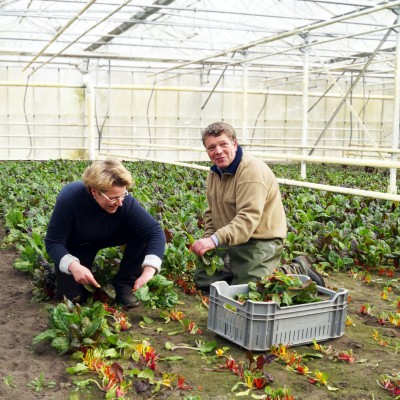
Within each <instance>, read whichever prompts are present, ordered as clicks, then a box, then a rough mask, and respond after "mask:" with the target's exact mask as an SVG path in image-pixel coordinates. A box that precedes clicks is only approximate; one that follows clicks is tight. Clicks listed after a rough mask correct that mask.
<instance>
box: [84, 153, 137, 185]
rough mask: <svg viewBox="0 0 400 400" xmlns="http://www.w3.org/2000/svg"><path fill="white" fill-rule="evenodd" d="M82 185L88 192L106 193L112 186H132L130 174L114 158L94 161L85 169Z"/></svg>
mask: <svg viewBox="0 0 400 400" xmlns="http://www.w3.org/2000/svg"><path fill="white" fill-rule="evenodd" d="M82 180H83V183H84V185H85V187H86V189H87V190H88V191H90V190H91V189H94V190H97V191H99V192H106V191H107V190H109V189H110V188H111V187H112V186H126V188H127V189H128V188H130V187H131V186H132V184H133V179H132V175H131V173H130V172H129V171H128V170H127V169H126V168H125V167H124V166H123V165H122V162H121V161H119V160H118V159H116V158H112V157H109V158H106V159H105V160H98V161H94V162H93V163H92V164H91V165H90V166H89V167H87V168H86V169H85V171H84V172H83V175H82Z"/></svg>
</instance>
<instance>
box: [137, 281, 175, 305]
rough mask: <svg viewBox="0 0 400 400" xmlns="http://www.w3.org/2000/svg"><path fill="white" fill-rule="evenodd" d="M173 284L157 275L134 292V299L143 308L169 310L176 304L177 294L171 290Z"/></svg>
mask: <svg viewBox="0 0 400 400" xmlns="http://www.w3.org/2000/svg"><path fill="white" fill-rule="evenodd" d="M173 286H174V282H172V281H170V280H168V279H167V278H165V276H163V275H160V274H157V275H156V276H154V277H153V278H152V279H150V280H149V281H148V282H147V283H146V284H145V285H143V286H142V287H141V288H139V289H137V290H136V291H135V296H136V298H137V299H138V300H139V301H141V302H142V303H143V305H144V307H145V308H153V309H155V308H159V309H169V308H173V307H175V306H176V304H178V300H179V299H178V294H177V293H176V292H175V291H174V289H173Z"/></svg>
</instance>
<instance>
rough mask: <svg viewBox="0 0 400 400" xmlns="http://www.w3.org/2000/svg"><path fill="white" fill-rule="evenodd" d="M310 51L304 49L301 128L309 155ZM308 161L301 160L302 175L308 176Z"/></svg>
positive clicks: (304, 147)
mask: <svg viewBox="0 0 400 400" xmlns="http://www.w3.org/2000/svg"><path fill="white" fill-rule="evenodd" d="M304 43H305V44H307V43H308V35H305V36H304ZM309 53H310V49H309V48H306V49H304V66H303V104H302V130H301V145H302V146H303V150H302V153H303V156H306V155H307V148H306V146H307V135H308V84H309V80H310V74H309ZM306 165H307V164H306V162H305V161H302V162H301V177H302V178H303V179H306V178H307V172H306Z"/></svg>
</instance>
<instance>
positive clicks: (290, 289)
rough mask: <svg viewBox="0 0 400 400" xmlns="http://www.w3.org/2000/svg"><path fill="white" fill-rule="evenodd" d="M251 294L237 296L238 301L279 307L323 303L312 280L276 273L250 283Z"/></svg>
mask: <svg viewBox="0 0 400 400" xmlns="http://www.w3.org/2000/svg"><path fill="white" fill-rule="evenodd" d="M248 286H249V292H248V293H240V294H237V295H236V300H238V301H239V302H240V303H244V302H246V301H247V300H253V301H263V302H275V303H277V304H278V305H279V306H282V307H285V306H291V305H295V304H307V303H315V302H318V301H322V299H321V298H320V297H318V286H317V284H316V283H315V282H313V281H312V280H311V279H307V280H306V281H304V282H303V281H302V280H301V279H300V278H298V277H296V276H293V275H285V274H284V273H283V272H275V273H273V274H271V275H268V276H265V277H263V278H261V279H260V280H258V281H256V282H249V283H248Z"/></svg>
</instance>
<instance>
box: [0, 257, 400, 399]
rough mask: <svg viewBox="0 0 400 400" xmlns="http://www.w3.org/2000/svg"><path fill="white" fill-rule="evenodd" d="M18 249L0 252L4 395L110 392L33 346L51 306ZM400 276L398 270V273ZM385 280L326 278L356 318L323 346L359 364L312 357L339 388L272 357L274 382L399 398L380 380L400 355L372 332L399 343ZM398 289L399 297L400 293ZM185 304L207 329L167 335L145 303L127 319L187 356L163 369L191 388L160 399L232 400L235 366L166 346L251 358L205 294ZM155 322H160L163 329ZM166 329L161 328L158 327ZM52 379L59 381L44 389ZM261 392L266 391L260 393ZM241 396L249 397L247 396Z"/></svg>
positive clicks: (323, 395)
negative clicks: (388, 317) (224, 331)
mask: <svg viewBox="0 0 400 400" xmlns="http://www.w3.org/2000/svg"><path fill="white" fill-rule="evenodd" d="M16 256H17V254H16V253H15V252H13V251H4V250H3V251H1V253H0V274H1V277H2V290H1V291H0V302H1V304H2V308H3V310H2V312H1V314H0V323H1V325H0V326H1V328H0V377H1V381H0V398H1V399H3V400H11V399H13V400H14V399H19V400H32V399H46V400H67V399H69V400H79V399H80V400H83V399H85V400H86V399H87V400H89V399H101V398H105V395H104V393H102V392H100V391H99V390H98V389H96V388H95V387H91V388H90V389H87V390H82V389H81V390H79V391H78V390H77V389H76V385H75V384H74V383H73V381H74V379H76V378H75V377H72V376H70V375H68V374H67V373H66V371H65V369H66V368H67V367H68V366H73V365H75V364H76V362H75V361H72V360H70V358H69V356H63V357H60V356H58V355H57V353H56V352H55V351H54V349H52V348H51V347H50V345H49V343H47V342H43V343H40V344H39V345H37V346H35V347H34V348H33V347H32V345H31V342H32V339H33V338H34V337H35V336H36V335H37V334H39V333H41V332H43V331H44V330H46V329H47V311H46V304H44V303H41V304H34V303H31V284H30V281H29V279H28V278H27V277H26V276H25V275H23V274H21V273H19V272H18V271H16V270H15V269H14V268H13V261H14V259H15V258H16ZM396 277H397V278H399V272H398V271H397V276H396ZM387 281H388V279H387V278H381V277H379V276H378V275H376V276H373V281H372V282H371V284H369V285H367V284H365V283H364V282H362V281H360V280H356V279H352V278H350V277H349V276H348V275H347V274H346V273H332V274H330V275H329V277H328V278H327V284H328V286H329V287H331V288H335V287H336V288H337V287H344V288H347V289H349V291H350V297H351V299H350V302H349V308H348V315H350V316H351V317H352V319H353V325H352V326H348V327H346V331H345V334H344V335H343V336H342V337H340V338H337V339H334V340H329V341H326V342H323V343H321V344H323V345H324V346H328V345H331V346H332V347H333V348H334V349H335V350H337V351H340V350H346V351H349V350H352V352H353V354H354V356H355V358H356V362H355V363H353V364H349V363H343V362H338V361H337V360H333V359H329V357H326V356H325V357H324V358H322V359H314V360H309V361H307V362H306V365H307V366H308V367H309V368H310V370H312V371H314V370H316V369H319V370H320V371H323V372H325V373H327V374H328V376H329V382H328V384H329V385H330V386H332V387H335V388H337V389H338V390H337V391H329V390H327V388H326V387H324V386H322V387H318V386H315V385H312V384H310V383H309V382H308V379H307V378H306V377H305V376H301V375H297V374H295V373H293V372H291V371H288V370H286V368H285V366H284V365H282V364H279V363H277V362H273V363H272V364H271V365H270V366H269V367H268V371H269V373H270V374H271V376H272V377H273V378H274V382H273V384H272V386H273V387H274V388H279V387H281V388H283V387H286V388H289V389H290V390H291V393H292V395H293V396H294V398H295V399H296V400H298V399H303V400H306V399H307V400H317V399H318V400H328V399H329V400H335V399H346V400H367V399H369V400H386V399H393V397H392V396H391V395H390V394H389V393H388V392H386V391H384V390H383V389H382V388H380V387H379V385H378V383H377V380H379V377H380V376H381V374H391V373H398V372H399V369H400V361H399V360H400V356H399V354H395V352H394V351H393V349H392V348H390V347H389V346H388V347H382V346H380V345H379V344H378V343H377V341H376V340H374V338H373V334H374V330H378V332H379V334H380V335H382V337H384V338H385V339H387V340H389V341H390V342H391V343H395V342H397V343H398V342H399V341H400V328H399V327H395V326H393V325H385V326H381V325H379V324H378V322H377V318H376V317H375V315H378V314H379V312H380V311H382V310H384V309H393V306H391V303H390V302H388V301H384V300H382V299H381V295H380V294H381V292H382V288H383V287H384V286H385V284H386V283H387ZM396 290H397V292H395V293H392V295H391V299H392V300H393V301H394V300H395V299H396V298H397V297H398V296H399V295H400V294H399V291H398V287H397V289H396ZM366 303H368V304H370V305H373V309H372V313H373V315H374V316H373V317H372V316H363V315H362V314H361V313H360V312H359V309H360V307H361V305H363V304H366ZM179 309H180V310H181V311H183V312H184V313H185V314H186V315H187V316H188V318H190V319H191V320H193V321H195V322H196V323H197V324H198V325H199V327H200V328H201V329H202V331H203V332H202V334H201V335H190V334H188V333H185V334H178V335H169V334H168V332H171V331H173V330H176V329H177V325H172V323H170V324H165V321H163V320H162V318H160V315H159V312H158V311H154V310H153V311H150V312H149V311H146V310H144V309H143V308H142V306H140V307H138V308H136V309H133V310H130V311H129V312H128V317H129V320H130V322H131V323H132V327H131V328H130V334H131V335H132V336H134V337H137V338H147V339H149V340H150V342H151V343H152V345H153V346H154V347H155V348H156V350H157V351H158V353H159V354H160V356H161V358H163V357H168V356H171V355H177V356H178V355H179V356H183V359H182V360H178V361H161V362H160V365H159V368H160V370H162V371H165V372H169V373H180V374H182V375H184V376H185V378H186V381H187V383H188V384H189V385H191V386H192V388H193V389H192V390H191V391H187V392H181V391H174V392H172V391H167V392H164V393H162V394H158V395H157V396H155V397H154V398H156V399H159V398H161V399H166V398H170V399H183V398H184V396H193V398H194V396H198V397H197V398H198V399H202V400H206V399H216V400H227V399H235V398H237V397H236V396H235V393H232V392H231V388H232V387H233V386H234V385H235V384H236V383H237V382H238V377H237V376H236V375H234V374H232V373H231V372H230V371H227V370H221V371H220V372H216V371H215V369H216V368H215V367H216V364H213V365H212V366H211V365H208V364H207V360H206V359H205V358H202V357H201V356H200V355H199V354H198V352H196V351H193V350H181V349H179V350H175V351H174V352H171V351H168V350H166V349H165V342H167V341H169V342H172V343H174V344H177V343H187V344H191V345H194V344H195V340H196V339H197V340H199V339H200V340H203V341H211V340H215V341H217V342H218V347H224V346H228V347H229V348H230V349H229V351H228V354H229V355H231V356H232V357H233V358H234V359H235V360H237V361H240V360H241V361H245V360H246V350H244V349H242V348H240V347H239V346H237V345H235V344H234V343H231V342H229V341H227V340H225V339H223V338H221V337H219V336H218V335H216V334H214V333H213V332H210V331H208V330H207V329H206V325H207V309H205V308H204V306H202V305H201V302H200V300H199V297H196V296H191V297H189V296H182V304H181V305H180V307H179ZM143 315H147V316H150V317H152V318H153V319H154V321H155V324H154V326H148V327H147V328H141V327H139V322H140V321H141V320H142V316H143ZM157 328H159V329H158V330H157ZM160 329H162V330H163V331H162V332H160ZM293 350H295V351H296V352H298V353H300V354H302V353H315V351H314V349H313V346H312V345H306V346H298V347H293ZM41 374H43V380H44V385H43V387H41V388H40V390H38V391H35V390H34V389H33V388H31V387H29V386H28V384H29V383H30V382H32V381H33V380H35V379H40V375H41ZM49 382H54V387H47V388H46V387H44V386H46V384H47V383H49ZM257 394H259V395H261V392H257ZM128 398H132V399H150V398H153V394H151V393H150V392H147V393H144V394H135V393H133V392H132V393H131V394H130V396H128ZM242 398H250V396H245V397H242Z"/></svg>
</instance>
